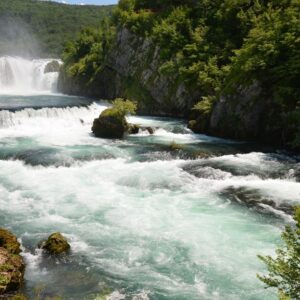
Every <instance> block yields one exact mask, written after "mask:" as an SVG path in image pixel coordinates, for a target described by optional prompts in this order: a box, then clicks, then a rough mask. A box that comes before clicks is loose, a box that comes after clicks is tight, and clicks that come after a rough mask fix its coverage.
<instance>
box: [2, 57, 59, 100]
mask: <svg viewBox="0 0 300 300" xmlns="http://www.w3.org/2000/svg"><path fill="white" fill-rule="evenodd" d="M53 61H55V62H58V63H59V64H61V61H60V60H57V59H33V60H28V59H24V58H20V57H10V56H3V57H0V94H22V95H24V94H37V93H55V92H56V90H57V79H58V72H45V68H46V66H47V65H48V64H49V63H51V62H53Z"/></svg>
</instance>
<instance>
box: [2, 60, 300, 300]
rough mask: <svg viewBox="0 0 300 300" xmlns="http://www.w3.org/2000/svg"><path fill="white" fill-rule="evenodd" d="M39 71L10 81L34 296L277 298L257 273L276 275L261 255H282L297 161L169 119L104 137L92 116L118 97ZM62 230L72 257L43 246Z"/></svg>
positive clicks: (14, 220)
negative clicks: (70, 85)
mask: <svg viewBox="0 0 300 300" xmlns="http://www.w3.org/2000/svg"><path fill="white" fill-rule="evenodd" d="M17 60H18V59H17ZM6 61H8V63H7V62H6V65H7V64H10V66H11V67H10V68H11V69H12V70H13V71H14V72H16V71H15V70H17V69H16V68H17V67H16V63H15V62H13V60H12V59H11V58H9V59H7V58H6ZM0 62H1V59H0ZM46 62H47V61H42V62H41V61H38V63H37V62H36V61H35V62H34V64H35V67H32V66H28V62H26V64H27V67H26V68H27V69H26V70H25V71H26V72H29V71H28V70H36V68H38V69H39V67H36V64H38V66H41V64H42V66H44V65H45V63H46ZM17 63H19V62H17ZM31 63H32V62H31ZM5 68H7V66H6V67H5ZM21 68H23V67H21ZM32 68H33V69H32ZM22 70H23V69H22ZM23 71H24V70H23ZM23 71H22V72H23ZM25 71H24V72H25ZM5 72H6V73H7V72H8V71H7V70H6V71H5ZM9 72H10V71H9ZM30 72H31V71H30ZM3 74H4V63H2V78H3ZM11 74H12V72H10V76H11ZM18 74H20V73H18ZM34 74H36V73H35V72H33V71H32V72H31V75H30V76H31V77H30V80H31V81H30V82H27V85H26V88H24V86H22V82H23V81H22V78H23V77H22V76H23V75H22V76H21V75H20V77H18V78H16V77H14V80H15V81H14V83H12V81H11V79H10V80H9V82H10V83H11V84H10V85H9V84H8V81H7V76H6V79H5V81H4V80H2V83H1V84H2V86H1V84H0V87H1V89H0V91H1V96H0V109H1V111H0V145H1V147H0V195H1V197H0V226H3V227H5V228H8V229H10V230H12V231H13V232H14V233H15V234H16V235H17V236H18V237H19V238H20V241H21V243H22V247H23V249H24V250H23V256H24V258H25V261H26V264H27V268H26V274H25V279H26V284H25V286H24V289H23V290H24V292H26V293H27V294H28V295H29V296H30V297H31V298H33V297H34V289H36V288H40V289H41V290H42V294H43V295H44V296H45V297H46V296H55V295H59V296H62V297H63V298H64V299H105V298H101V297H102V296H105V295H107V299H110V300H112V299H114V300H119V299H134V300H138V299H141V300H142V299H159V300H160V299H162V300H167V299H174V300H193V299H230V300H232V299H249V300H250V299H268V300H269V299H276V292H275V291H272V290H266V289H264V287H263V284H262V283H260V281H259V280H258V279H257V277H256V274H257V273H260V272H265V271H266V270H265V266H264V265H263V264H262V263H261V262H260V261H259V259H258V258H257V254H274V252H275V249H276V247H277V246H278V245H280V233H281V231H282V229H283V228H284V225H285V224H287V223H290V222H291V220H292V218H291V207H292V206H293V205H295V204H297V203H298V204H299V202H300V201H299V200H300V199H299V195H300V184H299V178H300V177H299V175H300V164H299V157H296V156H292V155H288V154H287V153H285V152H283V151H278V150H275V149H272V148H270V147H266V146H261V145H254V144H251V143H245V142H236V141H231V140H224V139H219V138H215V137H210V136H205V135H196V134H193V133H192V132H191V131H190V130H188V129H187V128H186V124H185V122H184V121H182V120H177V119H169V118H153V117H141V116H134V117H133V116H131V117H128V120H129V122H132V123H137V124H140V125H144V126H152V127H154V128H155V133H154V134H153V135H150V134H149V133H148V132H146V131H145V132H141V133H139V134H138V135H129V136H127V137H126V138H124V139H123V140H105V139H98V138H95V137H94V136H93V135H92V133H91V125H92V122H93V119H94V118H95V117H97V116H98V115H99V114H100V112H101V111H102V110H103V109H105V108H106V107H107V106H108V103H106V102H103V101H95V100H93V99H87V98H80V97H70V96H65V95H60V94H56V93H55V86H56V83H55V81H56V80H57V74H51V75H47V76H46V77H47V78H46V79H45V78H44V79H43V80H44V81H43V80H42V82H41V81H38V83H37V81H34V80H33V78H34V76H35V75H34ZM39 74H40V75H39V76H38V78H40V76H44V75H41V74H43V73H39ZM0 75H1V64H0ZM0 79H1V77H0ZM16 79H17V80H16ZM27 79H28V78H27ZM27 79H26V80H27ZM40 79H41V78H40ZM24 80H25V79H24ZM33 82H34V83H33ZM29 86H30V88H28V87H29ZM22 91H23V92H22ZM174 143H176V144H178V145H180V147H175V148H178V149H174V147H173V148H172V147H171V145H172V144H173V145H174ZM55 231H60V232H62V233H63V234H64V235H65V236H66V237H67V238H68V239H69V241H70V244H71V247H72V251H71V253H70V255H69V256H66V257H64V258H53V257H47V256H45V255H44V254H43V253H42V252H41V250H39V249H38V247H37V244H38V242H39V241H40V240H42V239H45V238H46V237H47V236H49V235H50V234H51V233H52V232H55Z"/></svg>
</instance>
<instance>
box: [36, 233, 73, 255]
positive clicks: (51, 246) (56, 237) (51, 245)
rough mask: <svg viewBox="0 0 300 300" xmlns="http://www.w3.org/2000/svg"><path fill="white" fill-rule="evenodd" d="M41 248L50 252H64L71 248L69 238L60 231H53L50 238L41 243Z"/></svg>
mask: <svg viewBox="0 0 300 300" xmlns="http://www.w3.org/2000/svg"><path fill="white" fill-rule="evenodd" d="M41 248H42V249H44V250H46V251H47V252H49V253H50V254H62V253H66V252H68V251H69V250H70V248H71V247H70V245H69V243H68V241H67V239H66V238H65V237H64V236H63V235H62V234H61V233H59V232H55V233H52V234H51V235H50V236H49V237H48V239H47V240H46V241H44V242H42V244H41Z"/></svg>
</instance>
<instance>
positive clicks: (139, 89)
mask: <svg viewBox="0 0 300 300" xmlns="http://www.w3.org/2000/svg"><path fill="white" fill-rule="evenodd" d="M162 64H163V61H162V59H161V57H160V49H159V48H158V47H156V46H155V45H154V43H153V42H152V41H151V40H150V39H147V38H142V37H138V36H137V35H135V34H133V33H131V32H130V31H128V30H127V29H126V28H123V29H122V30H120V31H119V32H118V34H117V39H116V44H115V46H114V47H113V50H112V51H111V53H110V54H109V56H108V58H107V60H106V64H105V66H104V67H103V69H102V71H101V72H100V73H98V75H97V77H96V78H95V81H94V83H93V84H89V85H85V84H84V83H83V82H80V81H79V80H70V79H69V78H68V76H67V74H65V73H64V72H61V74H60V78H59V90H60V91H61V92H64V93H67V94H76V95H82V96H94V97H98V98H102V99H114V98H117V97H122V98H129V99H131V100H133V101H136V102H137V103H138V112H139V113H145V114H151V115H171V116H185V115H186V114H187V112H188V111H189V109H190V108H191V107H192V105H193V104H194V103H195V102H196V101H197V100H198V99H199V93H198V91H195V90H191V89H189V88H188V87H187V86H186V85H185V83H183V82H182V81H181V80H179V79H178V78H177V77H176V76H175V75H172V74H163V72H161V71H160V68H161V66H162Z"/></svg>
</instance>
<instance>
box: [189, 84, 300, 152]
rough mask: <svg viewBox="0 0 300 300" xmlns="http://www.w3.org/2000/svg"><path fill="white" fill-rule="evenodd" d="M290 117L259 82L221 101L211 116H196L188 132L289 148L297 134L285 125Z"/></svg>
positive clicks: (215, 106) (192, 116)
mask: <svg viewBox="0 0 300 300" xmlns="http://www.w3.org/2000/svg"><path fill="white" fill-rule="evenodd" d="M288 115H289V113H288V112H283V110H282V107H280V105H279V103H277V102H276V101H275V100H274V97H273V96H272V95H271V94H270V93H269V91H267V90H266V89H263V88H262V87H261V86H260V85H259V84H258V83H257V82H256V83H254V84H252V85H250V86H249V87H247V88H243V89H242V88H240V89H237V90H236V91H235V93H233V94H231V95H227V96H223V97H221V98H220V99H219V100H218V101H217V102H216V103H215V104H214V106H213V109H212V111H211V114H209V115H201V113H198V115H197V113H193V114H192V115H191V117H190V121H189V128H190V129H192V130H193V131H194V132H196V133H206V134H207V133H208V134H211V135H214V136H219V137H224V138H232V139H239V140H248V141H249V140H252V141H259V142H263V143H269V144H273V145H277V146H283V147H285V148H286V147H288V146H289V142H290V141H291V140H292V139H293V136H294V134H295V130H296V128H295V127H290V126H289V125H288V124H287V122H286V121H285V120H286V119H288Z"/></svg>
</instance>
